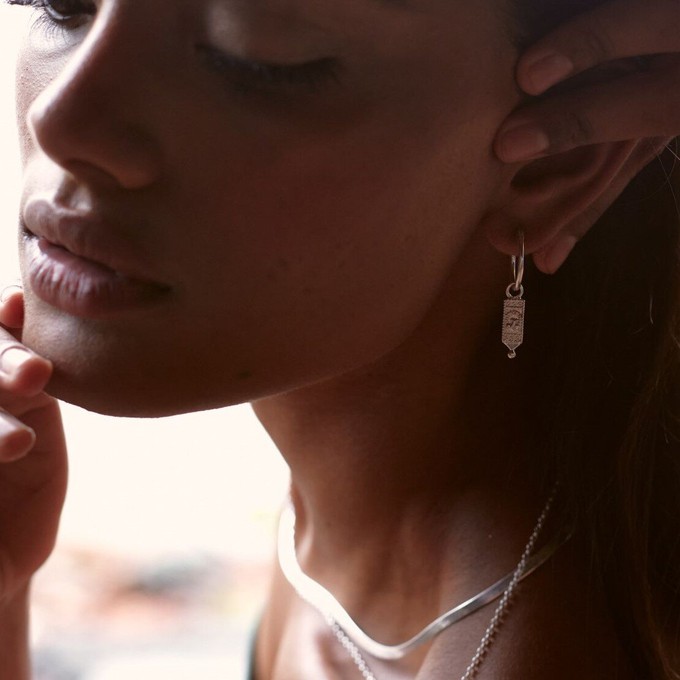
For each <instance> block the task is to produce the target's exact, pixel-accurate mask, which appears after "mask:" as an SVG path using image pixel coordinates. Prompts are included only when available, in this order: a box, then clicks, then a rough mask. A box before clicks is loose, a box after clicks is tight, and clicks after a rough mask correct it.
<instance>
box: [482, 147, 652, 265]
mask: <svg viewBox="0 0 680 680" xmlns="http://www.w3.org/2000/svg"><path fill="white" fill-rule="evenodd" d="M639 144H640V142H638V141H625V142H612V143H607V144H597V145H592V146H587V147H581V148H578V149H573V150H571V151H567V152H565V153H561V154H556V155H554V156H549V157H544V158H539V159H535V160H532V161H527V162H526V163H523V164H521V165H517V166H515V168H514V171H513V173H512V174H511V175H510V176H509V177H508V179H507V181H506V184H505V188H504V189H502V190H501V193H500V194H499V197H498V200H497V201H496V204H495V206H494V207H493V208H492V209H491V210H490V211H489V212H488V213H487V214H486V215H485V217H484V219H483V220H482V225H481V226H482V228H483V229H484V230H485V231H486V234H487V237H488V239H489V241H490V242H491V244H492V245H493V246H494V247H495V248H496V249H497V250H499V251H500V252H502V253H505V254H506V255H513V254H514V251H515V249H516V246H517V244H516V241H517V239H516V234H517V230H518V229H522V230H523V231H524V234H525V242H526V252H527V254H532V255H534V261H535V263H536V265H537V267H538V268H539V269H541V270H542V271H544V272H546V273H552V272H554V271H556V270H557V268H558V267H559V266H560V265H561V264H562V262H563V261H564V260H565V259H566V257H567V256H568V254H569V253H570V252H571V250H572V249H573V247H574V245H575V244H576V243H577V241H578V240H579V239H580V238H581V237H582V236H583V235H584V234H585V233H586V232H587V231H588V229H589V228H590V227H591V226H592V225H593V224H594V223H595V222H596V221H597V219H598V218H599V216H600V215H601V214H602V213H603V212H604V211H605V210H606V208H607V207H609V205H610V204H611V202H613V201H614V200H615V198H616V197H617V196H618V195H619V193H620V192H621V191H622V190H623V188H624V187H625V186H626V184H628V182H629V181H630V180H631V179H632V177H633V176H634V175H635V174H636V173H637V172H638V171H639V169H640V168H641V167H642V166H643V165H644V164H642V165H641V164H640V163H639V162H638V160H637V154H636V153H635V152H636V149H637V147H638V145H639ZM648 156H649V153H648V152H647V157H648ZM648 160H649V158H648V159H647V161H648ZM633 168H634V171H631V170H632V169H633Z"/></svg>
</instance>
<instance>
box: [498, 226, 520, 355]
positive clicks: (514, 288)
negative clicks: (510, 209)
mask: <svg viewBox="0 0 680 680" xmlns="http://www.w3.org/2000/svg"><path fill="white" fill-rule="evenodd" d="M517 238H518V241H519V255H513V256H512V258H511V264H512V278H513V281H512V283H511V284H510V285H509V286H508V287H507V288H506V289H505V297H506V300H505V302H504V303H503V335H502V340H503V344H504V345H505V346H506V347H507V348H508V350H509V352H508V357H509V358H510V359H514V358H515V357H516V356H517V352H516V351H515V350H516V349H517V348H518V347H519V346H520V345H521V344H522V342H523V341H524V300H523V299H522V296H523V295H524V286H522V279H523V278H524V232H523V231H522V230H521V229H519V230H518V231H517Z"/></svg>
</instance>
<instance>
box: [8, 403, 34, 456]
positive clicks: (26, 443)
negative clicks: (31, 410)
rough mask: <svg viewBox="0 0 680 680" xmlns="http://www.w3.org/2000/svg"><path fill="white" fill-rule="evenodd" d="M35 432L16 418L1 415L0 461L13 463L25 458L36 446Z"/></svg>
mask: <svg viewBox="0 0 680 680" xmlns="http://www.w3.org/2000/svg"><path fill="white" fill-rule="evenodd" d="M35 440H36V434H35V430H33V429H32V428H30V427H27V426H26V425H24V424H23V423H22V422H20V421H18V420H17V419H16V418H13V417H12V416H10V415H8V414H6V413H0V461H1V462H3V463H11V462H12V461H15V460H18V459H19V458H23V456H24V455H26V452H27V451H29V450H30V449H31V448H33V445H34V444H35Z"/></svg>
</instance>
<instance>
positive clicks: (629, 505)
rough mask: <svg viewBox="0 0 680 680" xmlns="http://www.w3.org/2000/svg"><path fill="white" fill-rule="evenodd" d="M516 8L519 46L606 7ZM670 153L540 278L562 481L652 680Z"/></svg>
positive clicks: (674, 423) (669, 463) (671, 581)
mask: <svg viewBox="0 0 680 680" xmlns="http://www.w3.org/2000/svg"><path fill="white" fill-rule="evenodd" d="M512 1H513V5H514V6H513V10H514V16H515V18H516V20H517V22H518V28H519V30H518V32H517V38H518V41H517V43H518V47H521V45H523V44H527V43H529V42H531V41H533V40H534V39H535V37H537V36H538V35H540V34H543V33H545V32H546V31H548V30H550V29H551V28H552V27H554V26H555V25H556V24H558V23H559V22H561V21H564V20H565V19H566V18H568V17H569V16H571V15H573V14H576V13H578V12H580V11H583V10H586V9H588V8H589V7H592V6H593V5H595V4H599V3H600V2H601V0H578V1H574V0H569V1H567V0H512ZM676 142H677V140H676ZM672 147H673V145H671V147H668V148H666V150H665V151H664V152H663V153H662V154H660V155H659V156H658V157H657V158H656V159H655V161H653V162H652V163H651V164H650V165H649V166H647V167H646V168H645V169H644V170H643V171H642V172H641V173H640V174H639V175H638V177H636V179H635V180H634V181H633V182H632V183H631V184H630V185H629V186H628V187H627V189H626V190H625V191H624V193H623V194H622V195H621V196H620V197H619V198H618V199H617V200H616V201H615V203H614V204H613V205H612V207H611V208H610V209H609V211H608V212H607V213H606V214H605V215H604V216H603V217H602V218H601V219H599V220H598V222H597V224H596V225H595V226H594V227H593V228H592V229H591V230H590V232H589V233H588V235H587V236H586V237H585V238H584V239H583V240H582V241H581V242H580V243H579V245H578V246H577V247H576V249H575V250H574V251H573V253H572V255H571V256H570V258H569V260H568V261H567V263H565V265H564V266H563V267H562V268H561V269H560V271H559V272H558V273H557V274H555V275H553V276H551V277H547V276H546V277H542V276H540V277H538V278H537V280H536V287H537V288H538V289H539V292H538V297H539V298H540V299H539V300H537V305H536V306H538V307H540V311H537V313H536V316H537V317H540V322H539V324H540V328H536V329H532V331H531V332H532V333H534V332H536V334H537V335H538V336H539V338H540V342H541V343H544V347H545V348H546V350H547V353H548V354H549V355H550V356H551V360H550V367H549V370H548V371H547V373H546V378H545V384H543V385H541V389H543V394H546V395H550V398H549V399H546V401H550V403H551V404H552V406H551V407H550V412H549V414H548V424H549V432H550V442H549V450H550V451H552V452H553V455H552V456H551V457H550V461H549V464H550V465H551V470H552V473H553V474H557V475H558V476H559V477H560V479H561V480H562V491H563V493H564V496H565V497H566V502H567V505H568V509H569V511H570V513H571V515H572V516H573V517H574V521H575V523H576V527H577V531H579V532H580V534H581V535H582V536H584V537H585V539H586V541H585V543H586V545H587V546H588V549H589V553H590V554H589V559H590V564H591V574H592V578H593V579H594V581H595V583H596V585H597V586H598V587H599V588H600V589H601V590H602V591H603V592H604V593H605V595H606V598H607V602H608V606H609V609H610V611H611V614H612V617H613V620H614V621H615V624H616V626H617V628H618V633H619V637H620V639H621V642H622V645H623V647H624V649H625V650H626V651H627V652H628V654H629V656H630V661H631V664H632V666H633V669H634V672H635V676H636V677H638V678H650V679H652V678H653V679H654V680H671V679H674V680H675V679H679V678H680V644H679V641H680V637H679V636H680V242H679V235H680V229H679V226H680V220H679V214H680V213H679V211H678V202H677V195H676V193H675V186H678V185H679V183H678V172H674V170H675V165H676V161H677V159H678V156H677V154H676V153H675V151H674V148H672ZM676 148H677V147H676ZM533 304H534V301H533V299H532V305H533Z"/></svg>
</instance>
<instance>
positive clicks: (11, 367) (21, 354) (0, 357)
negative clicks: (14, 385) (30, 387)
mask: <svg viewBox="0 0 680 680" xmlns="http://www.w3.org/2000/svg"><path fill="white" fill-rule="evenodd" d="M32 356H33V355H32V354H31V353H30V352H29V351H28V350H25V349H22V348H21V347H8V348H7V349H6V350H4V351H3V352H2V353H1V354H0V372H2V373H4V374H5V375H7V376H12V375H14V373H15V372H16V371H18V370H19V368H21V366H22V365H23V364H24V363H25V362H26V361H28V360H29V359H30V358H31V357H32Z"/></svg>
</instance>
